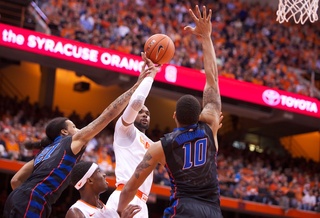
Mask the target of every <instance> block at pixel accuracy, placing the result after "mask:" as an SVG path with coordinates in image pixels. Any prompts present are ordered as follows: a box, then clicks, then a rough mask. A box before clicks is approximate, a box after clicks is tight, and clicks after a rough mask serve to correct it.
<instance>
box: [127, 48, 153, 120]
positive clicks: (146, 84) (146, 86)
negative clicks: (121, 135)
mask: <svg viewBox="0 0 320 218" xmlns="http://www.w3.org/2000/svg"><path fill="white" fill-rule="evenodd" d="M142 59H143V60H144V61H145V63H146V65H147V66H148V67H149V69H150V74H148V76H147V77H146V78H144V79H143V81H142V82H141V84H140V85H139V87H138V88H137V89H136V90H135V92H134V93H133V95H132V97H131V98H130V101H129V104H128V107H126V109H125V110H124V112H123V115H122V116H121V120H122V123H123V125H124V126H128V125H130V124H132V123H134V121H135V119H136V117H137V115H138V113H139V111H140V110H141V109H142V107H143V105H144V103H145V100H146V98H147V97H148V95H149V92H150V90H151V87H152V84H153V81H154V77H155V76H156V74H157V73H158V71H159V67H156V66H155V65H154V64H153V63H152V61H151V60H150V59H148V58H147V57H146V55H145V53H142Z"/></svg>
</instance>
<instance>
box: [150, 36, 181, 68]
mask: <svg viewBox="0 0 320 218" xmlns="http://www.w3.org/2000/svg"><path fill="white" fill-rule="evenodd" d="M144 51H145V53H146V56H147V58H149V59H150V60H151V61H152V62H153V63H155V64H165V63H168V62H169V61H170V60H171V59H172V58H173V55H174V52H175V47H174V44H173V41H172V40H171V39H170V37H169V36H167V35H165V34H154V35H152V36H150V37H149V38H148V39H147V41H146V43H145V45H144Z"/></svg>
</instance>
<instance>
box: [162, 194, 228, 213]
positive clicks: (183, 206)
mask: <svg viewBox="0 0 320 218" xmlns="http://www.w3.org/2000/svg"><path fill="white" fill-rule="evenodd" d="M169 217H170V218H172V217H174V218H180V217H181V218H182V217H183V218H185V217H188V218H192V217H194V218H211V217H212V218H222V213H221V209H220V206H219V205H215V204H212V203H209V202H204V201H200V200H197V199H193V198H180V199H178V200H175V201H174V202H172V203H171V206H170V207H167V208H166V209H165V210H164V213H163V218H169Z"/></svg>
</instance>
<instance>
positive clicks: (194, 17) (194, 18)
mask: <svg viewBox="0 0 320 218" xmlns="http://www.w3.org/2000/svg"><path fill="white" fill-rule="evenodd" d="M189 14H190V16H191V18H192V19H193V20H194V21H195V22H196V21H198V20H199V19H198V18H197V16H196V15H195V14H194V13H193V11H192V9H189Z"/></svg>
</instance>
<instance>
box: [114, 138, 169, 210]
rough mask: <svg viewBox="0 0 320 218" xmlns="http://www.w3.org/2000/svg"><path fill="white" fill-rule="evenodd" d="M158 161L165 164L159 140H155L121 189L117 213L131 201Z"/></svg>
mask: <svg viewBox="0 0 320 218" xmlns="http://www.w3.org/2000/svg"><path fill="white" fill-rule="evenodd" d="M158 163H161V164H165V156H164V152H163V149H162V144H161V141H157V142H155V143H154V144H153V145H151V146H150V148H149V149H148V151H147V153H146V154H145V155H144V158H143V160H142V161H141V162H140V164H139V165H138V166H137V168H136V170H135V171H134V173H133V175H132V176H131V178H130V179H129V181H128V182H127V184H125V186H124V188H123V189H122V191H121V194H120V200H119V204H118V210H117V211H118V213H119V215H121V212H122V211H123V210H124V208H125V207H126V206H127V205H128V204H129V203H130V201H132V199H133V198H134V196H135V194H136V193H137V191H138V188H139V187H140V186H141V185H142V183H143V182H144V180H145V179H146V178H147V177H148V176H149V174H150V173H151V172H152V171H153V170H154V169H155V168H156V166H157V165H158Z"/></svg>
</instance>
